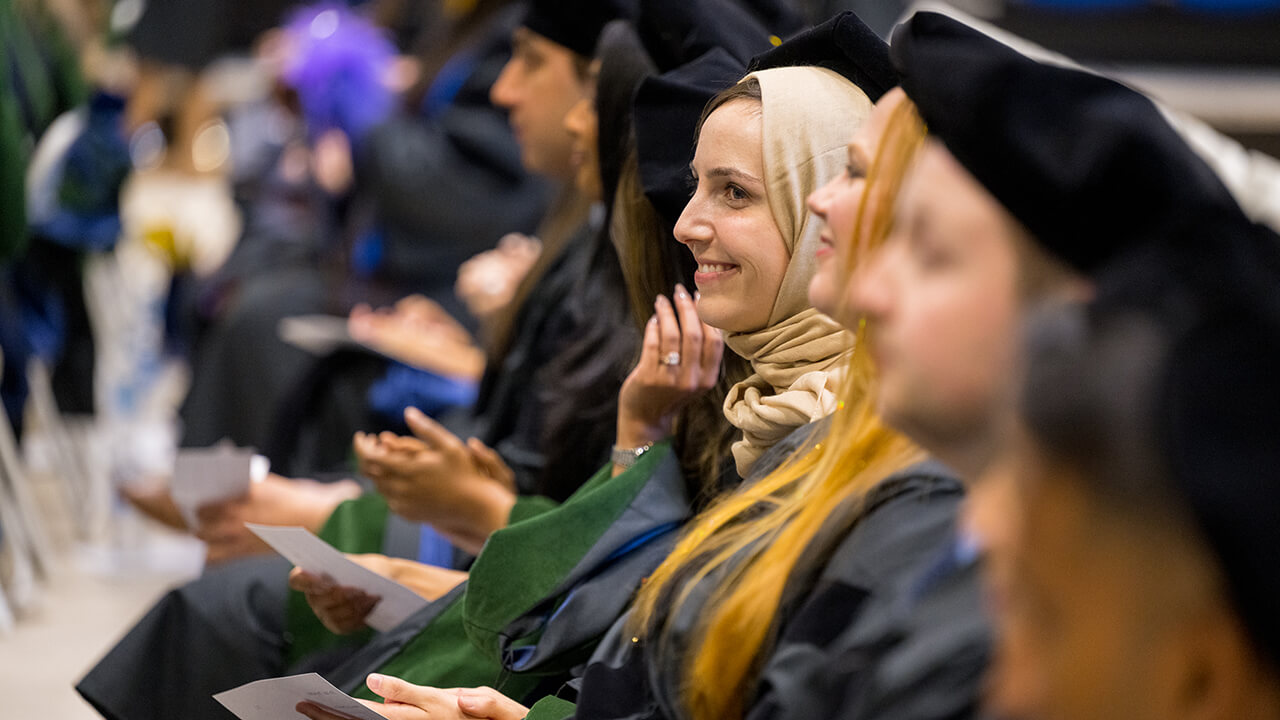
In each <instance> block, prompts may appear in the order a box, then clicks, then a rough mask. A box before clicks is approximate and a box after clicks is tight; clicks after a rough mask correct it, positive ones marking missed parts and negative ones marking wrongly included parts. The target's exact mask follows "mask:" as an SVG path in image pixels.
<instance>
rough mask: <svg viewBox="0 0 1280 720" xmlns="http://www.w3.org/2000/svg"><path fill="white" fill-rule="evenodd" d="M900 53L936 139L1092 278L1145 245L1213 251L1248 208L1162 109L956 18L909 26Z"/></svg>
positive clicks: (927, 16)
mask: <svg viewBox="0 0 1280 720" xmlns="http://www.w3.org/2000/svg"><path fill="white" fill-rule="evenodd" d="M890 55H891V56H892V59H893V63H894V65H895V66H896V67H897V69H898V72H899V73H900V76H901V84H902V87H903V89H904V90H906V93H907V95H908V96H909V97H910V98H911V100H912V101H914V102H915V104H916V106H917V107H918V108H919V110H920V114H921V116H922V117H923V118H924V120H925V123H926V124H927V125H928V127H929V132H930V133H931V134H932V135H933V136H934V137H937V138H939V139H940V140H941V141H942V142H943V143H944V144H945V145H946V147H947V149H948V150H949V151H950V152H951V154H952V155H954V156H955V158H956V159H957V160H958V161H959V162H960V163H961V164H962V165H963V166H964V167H965V168H966V169H967V170H968V171H969V172H970V173H971V174H973V176H974V177H975V178H977V180H978V181H979V182H980V183H982V184H983V185H984V186H985V187H986V188H987V190H988V191H989V192H991V194H992V195H994V196H995V197H996V199H997V200H999V201H1000V203H1001V204H1003V205H1004V206H1005V208H1006V209H1008V210H1009V212H1010V213H1011V214H1012V215H1013V216H1014V217H1016V218H1017V219H1018V220H1019V221H1021V222H1022V224H1023V225H1024V226H1026V227H1027V229H1028V230H1030V231H1031V233H1032V235H1034V236H1035V238H1036V240H1037V241H1038V242H1039V243H1040V244H1042V245H1043V246H1044V247H1045V248H1046V249H1047V250H1048V251H1050V252H1051V253H1053V254H1054V255H1056V256H1058V257H1059V258H1061V259H1062V260H1065V261H1066V262H1067V263H1069V264H1070V265H1072V266H1073V267H1075V268H1076V269H1078V270H1080V271H1082V272H1085V273H1089V272H1092V271H1093V270H1095V269H1097V268H1098V267H1099V266H1101V265H1102V264H1103V263H1105V262H1106V261H1107V260H1108V259H1109V258H1110V257H1112V256H1114V255H1115V254H1116V253H1117V252H1119V251H1122V250H1123V249H1124V248H1125V247H1131V246H1134V245H1138V244H1141V243H1144V242H1178V241H1188V242H1209V243H1211V242H1212V241H1213V240H1212V238H1213V237H1214V227H1215V225H1216V224H1217V221H1218V219H1219V218H1220V217H1222V216H1223V214H1226V215H1232V214H1238V213H1239V212H1240V211H1239V207H1238V205H1237V204H1236V202H1235V200H1234V198H1232V197H1231V195H1230V193H1229V192H1228V191H1227V189H1226V188H1225V187H1224V186H1223V185H1222V183H1221V181H1220V180H1219V179H1218V177H1217V175H1215V174H1214V173H1213V171H1212V170H1211V169H1210V168H1209V167H1208V165H1206V164H1205V163H1204V161H1202V160H1201V159H1200V158H1199V157H1197V156H1196V155H1195V154H1194V153H1193V152H1192V151H1191V149H1190V148H1189V147H1188V146H1187V145H1186V143H1185V142H1184V141H1183V140H1182V139H1181V138H1180V137H1179V136H1178V134H1177V133H1176V132H1175V131H1174V130H1173V128H1172V127H1170V126H1169V124H1168V123H1167V122H1166V121H1165V120H1164V118H1163V117H1162V116H1161V115H1160V112H1159V110H1157V109H1156V107H1155V105H1154V104H1153V103H1152V102H1151V101H1150V100H1149V99H1147V98H1146V97H1145V96H1143V95H1141V94H1140V93H1138V92H1135V91H1134V90H1132V89H1130V88H1128V87H1125V86H1124V85H1121V84H1120V83H1117V82H1115V81H1113V80H1110V79H1107V78H1104V77H1101V76H1098V75H1094V74H1092V73H1088V72H1085V71H1081V70H1075V69H1069V68H1063V67H1058V66H1054V65H1048V64H1044V63H1040V62H1037V61H1035V60H1032V59H1030V58H1028V57H1026V56H1024V55H1022V54H1020V53H1018V52H1017V51H1015V50H1013V49H1012V48H1010V47H1008V46H1007V45H1004V44H1002V43H1000V42H998V41H996V40H994V39H992V38H990V37H988V36H987V35H984V34H983V33H981V32H978V31H977V30H975V29H973V28H971V27H969V26H967V25H964V24H963V23H960V22H958V21H956V20H954V19H952V18H950V17H947V16H945V15H940V14H937V13H930V12H921V13H917V14H916V15H914V16H913V17H912V18H911V19H910V20H908V21H907V22H905V23H903V24H902V25H900V26H898V28H897V29H895V31H894V34H893V40H892V42H891V44H890Z"/></svg>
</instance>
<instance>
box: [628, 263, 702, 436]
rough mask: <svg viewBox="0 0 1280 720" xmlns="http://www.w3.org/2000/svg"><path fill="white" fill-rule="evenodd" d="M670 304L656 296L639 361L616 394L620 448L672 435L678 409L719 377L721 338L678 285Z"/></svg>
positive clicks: (645, 330)
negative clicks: (700, 315)
mask: <svg viewBox="0 0 1280 720" xmlns="http://www.w3.org/2000/svg"><path fill="white" fill-rule="evenodd" d="M674 299H675V300H674V303H673V302H672V301H671V300H668V299H667V298H666V297H665V296H662V295H659V296H658V299H657V300H656V301H655V302H654V314H653V317H652V318H650V319H649V322H648V324H647V325H645V329H644V343H643V345H642V348H641V352H640V361H639V362H638V363H636V366H635V368H634V369H633V370H632V371H631V374H630V375H628V376H627V379H626V381H624V382H623V383H622V391H621V392H620V393H619V394H618V436H617V442H616V444H617V445H618V446H619V447H640V446H641V445H644V444H646V443H653V442H657V441H659V440H661V439H663V438H664V437H666V436H667V435H669V434H671V425H672V422H673V420H674V417H675V413H676V411H678V410H679V409H680V407H681V406H683V405H684V403H686V402H688V401H689V399H690V398H692V397H694V396H695V395H697V394H698V393H701V392H703V391H705V390H707V389H708V388H710V387H712V386H714V385H715V384H716V382H717V381H718V380H719V379H720V359H721V357H722V356H723V354H724V338H723V336H722V335H721V334H720V331H719V330H717V329H716V328H713V327H711V326H710V325H707V324H706V323H704V322H702V319H701V318H699V317H698V310H697V306H696V305H695V303H694V299H693V298H692V297H690V295H689V292H688V291H687V290H685V289H684V286H682V285H677V286H676V292H675V295H674Z"/></svg>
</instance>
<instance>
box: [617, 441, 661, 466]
mask: <svg viewBox="0 0 1280 720" xmlns="http://www.w3.org/2000/svg"><path fill="white" fill-rule="evenodd" d="M651 447H653V443H645V444H644V445H641V446H640V447H633V448H623V447H618V446H617V445H614V446H613V453H612V454H610V455H609V459H611V460H613V464H614V465H617V466H618V467H620V468H629V467H631V466H632V465H635V464H636V461H637V460H639V459H640V456H641V455H643V454H645V453H647V452H649V448H651Z"/></svg>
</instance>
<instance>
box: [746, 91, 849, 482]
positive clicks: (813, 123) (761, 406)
mask: <svg viewBox="0 0 1280 720" xmlns="http://www.w3.org/2000/svg"><path fill="white" fill-rule="evenodd" d="M747 77H754V78H756V79H757V80H758V81H759V82H760V90H761V97H762V101H763V106H764V107H763V122H764V148H763V150H764V171H765V176H766V177H765V185H766V188H767V191H768V194H769V208H770V210H772V212H773V217H774V219H775V220H776V221H777V223H778V229H779V230H781V232H782V237H783V239H784V240H785V241H786V243H787V250H788V251H789V253H790V257H791V260H790V263H789V264H788V266H787V270H786V273H785V275H784V276H783V279H782V286H781V288H780V289H779V291H778V296H777V298H775V299H774V301H773V308H772V311H771V312H770V314H769V324H768V325H767V326H765V327H763V328H761V329H759V330H756V331H754V332H744V333H730V334H729V335H728V336H727V337H726V338H725V343H726V344H727V345H728V346H729V348H730V349H732V350H733V351H734V352H736V353H738V354H739V355H741V356H742V357H744V358H746V359H747V360H748V361H750V363H751V368H752V371H753V372H752V375H751V376H750V377H748V378H747V379H746V380H743V381H742V382H740V383H738V384H737V385H734V386H733V388H731V389H730V391H729V395H728V397H727V398H725V403H724V414H725V417H726V418H728V420H729V422H730V423H732V424H733V425H734V426H735V427H737V428H739V429H741V430H742V433H743V438H742V440H740V441H738V442H737V443H735V444H734V446H733V457H734V461H735V462H736V463H737V466H738V472H739V474H742V475H744V476H745V475H746V473H747V472H748V471H749V470H750V468H751V466H752V465H753V464H754V463H755V461H756V459H757V458H759V457H760V455H761V454H763V453H764V452H765V451H766V450H768V449H769V448H770V447H772V446H773V444H774V443H776V442H777V441H779V440H781V439H782V438H783V437H786V436H787V435H788V434H790V433H791V431H793V430H795V429H796V428H798V427H801V426H803V425H805V424H807V423H809V422H812V421H814V420H817V419H819V418H822V417H825V416H826V415H829V414H831V413H832V412H833V411H835V408H836V396H837V388H838V386H839V383H840V380H841V377H840V376H841V374H842V373H843V369H844V365H845V363H844V361H845V359H846V358H847V356H848V353H849V352H850V351H851V350H852V348H853V337H852V335H850V334H849V333H848V332H847V331H846V330H845V329H844V328H843V327H841V326H840V325H839V324H838V323H836V321H834V320H832V319H831V318H829V317H827V316H826V315H823V314H822V313H820V312H818V311H817V310H815V309H813V308H812V307H810V305H809V280H810V279H811V278H812V277H813V273H814V270H815V269H816V266H817V260H816V258H815V253H816V252H817V250H818V245H819V240H818V238H819V235H820V234H821V230H822V221H821V220H819V219H817V218H814V217H812V216H811V215H810V213H809V211H808V209H807V208H806V207H805V200H806V198H807V197H808V196H809V193H811V192H813V191H814V190H815V189H817V188H818V187H820V186H821V185H822V184H823V183H825V182H827V181H828V180H830V179H831V178H832V177H835V176H836V175H837V174H838V173H840V172H841V171H842V170H843V168H844V166H845V164H846V158H847V150H846V146H847V144H848V142H849V137H850V136H851V135H852V134H853V131H854V129H856V128H857V127H858V126H859V125H861V124H862V122H863V121H865V120H866V118H867V115H868V114H870V112H871V101H870V100H869V99H868V98H867V96H866V94H865V93H863V92H862V91H861V90H859V89H858V88H857V86H855V85H854V84H853V83H851V82H849V81H848V80H846V79H845V78H844V77H842V76H840V75H838V74H836V73H834V72H832V71H830V70H826V69H822V68H815V67H790V68H777V69H771V70H764V71H760V72H755V73H751V74H750V75H748V76H747Z"/></svg>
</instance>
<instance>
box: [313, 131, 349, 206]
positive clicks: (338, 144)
mask: <svg viewBox="0 0 1280 720" xmlns="http://www.w3.org/2000/svg"><path fill="white" fill-rule="evenodd" d="M353 167H354V165H353V163H352V160H351V141H350V140H349V139H348V138H347V134H346V133H345V132H343V131H341V130H338V129H336V128H335V129H332V130H327V131H325V132H324V134H322V135H321V136H320V137H318V138H316V142H315V145H314V146H313V147H312V148H311V172H312V173H313V174H314V175H315V178H316V184H318V185H319V186H320V187H321V188H323V189H324V191H325V192H327V193H329V194H330V195H342V194H343V193H345V192H346V191H347V190H348V189H349V188H350V187H351V181H352V180H353V179H354V178H355V173H354V171H353Z"/></svg>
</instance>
